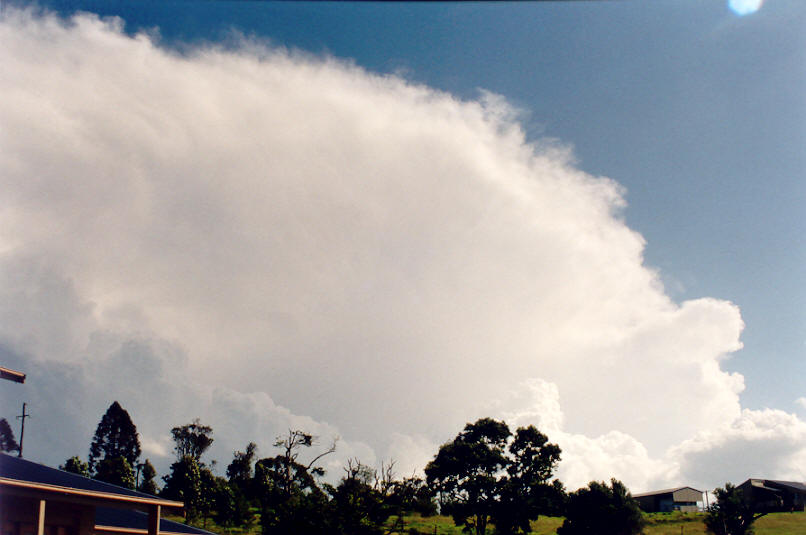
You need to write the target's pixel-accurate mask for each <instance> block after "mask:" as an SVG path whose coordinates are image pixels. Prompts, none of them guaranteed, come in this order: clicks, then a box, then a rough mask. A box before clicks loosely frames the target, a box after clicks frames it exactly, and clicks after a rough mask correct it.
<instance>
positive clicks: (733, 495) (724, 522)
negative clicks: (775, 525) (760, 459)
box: [704, 483, 767, 535]
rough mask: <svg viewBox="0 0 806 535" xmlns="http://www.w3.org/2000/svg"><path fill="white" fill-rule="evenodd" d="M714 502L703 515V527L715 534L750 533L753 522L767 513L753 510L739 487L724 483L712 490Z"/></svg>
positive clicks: (747, 534) (742, 534)
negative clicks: (721, 486) (722, 485)
mask: <svg viewBox="0 0 806 535" xmlns="http://www.w3.org/2000/svg"><path fill="white" fill-rule="evenodd" d="M714 496H715V497H716V502H715V503H713V504H712V505H711V507H709V508H708V513H707V514H706V515H705V520H704V522H705V527H706V529H707V530H708V531H709V532H710V533H714V534H715V535H750V534H752V533H753V523H754V522H755V521H756V520H757V519H758V518H761V517H762V516H764V515H765V514H767V513H766V512H764V511H754V510H753V507H752V505H751V504H750V502H749V501H747V500H745V498H744V493H743V492H742V489H740V488H739V487H735V486H733V485H731V484H730V483H725V488H724V489H723V488H718V489H716V490H715V491H714Z"/></svg>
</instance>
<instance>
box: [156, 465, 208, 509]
mask: <svg viewBox="0 0 806 535" xmlns="http://www.w3.org/2000/svg"><path fill="white" fill-rule="evenodd" d="M205 472H207V473H209V470H208V469H206V468H203V467H202V466H201V463H199V461H198V460H197V459H196V458H195V457H192V456H190V455H186V456H184V457H182V458H181V459H180V460H178V461H176V462H175V463H173V464H172V465H171V470H170V473H169V474H168V475H167V476H165V477H163V480H164V481H165V486H164V487H163V489H162V493H161V496H163V497H165V498H168V499H169V500H177V501H181V502H184V504H185V517H186V519H187V520H188V521H192V520H195V519H196V518H199V517H202V516H203V515H205V514H207V513H208V512H209V510H210V503H211V501H212V496H210V494H211V493H212V492H211V491H212V489H211V488H210V482H209V477H208V476H207V475H206V474H205Z"/></svg>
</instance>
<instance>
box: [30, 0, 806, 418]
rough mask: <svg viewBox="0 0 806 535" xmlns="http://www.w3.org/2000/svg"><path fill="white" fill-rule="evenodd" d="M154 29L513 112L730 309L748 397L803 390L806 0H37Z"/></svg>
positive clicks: (780, 398)
mask: <svg viewBox="0 0 806 535" xmlns="http://www.w3.org/2000/svg"><path fill="white" fill-rule="evenodd" d="M41 5H44V6H48V7H49V8H53V9H57V10H58V11H59V12H60V13H62V14H65V15H68V14H72V13H74V12H76V11H79V10H80V11H89V12H92V13H97V14H99V15H102V16H118V17H121V18H122V19H123V20H124V21H125V24H126V30H127V31H129V32H137V31H140V30H143V29H146V30H151V29H154V28H157V29H158V31H159V35H160V36H161V41H162V43H163V44H164V45H166V46H176V47H179V48H182V47H183V46H187V45H188V44H193V43H196V44H198V43H200V42H201V43H210V42H212V43H216V42H223V43H227V42H231V41H232V38H233V32H239V33H242V34H245V35H246V36H249V37H254V38H255V39H258V40H266V41H268V43H270V44H271V45H275V46H282V47H287V48H289V49H299V50H302V51H306V52H310V53H313V54H327V55H332V56H335V57H337V58H343V59H349V60H352V61H355V63H356V64H357V65H359V66H361V67H363V68H366V69H368V70H370V71H373V72H378V73H397V74H401V75H402V76H404V77H405V78H407V79H409V80H412V81H414V82H419V83H424V84H427V85H429V86H431V87H434V88H437V89H441V90H444V91H448V92H450V93H452V94H455V95H458V96H460V97H463V98H475V97H476V96H478V91H479V90H480V89H484V90H488V91H492V92H495V93H498V94H500V95H503V96H504V97H506V98H507V99H508V100H509V101H510V102H511V103H512V104H513V105H515V106H516V107H518V108H520V109H521V110H523V111H524V117H523V119H522V121H523V124H524V127H525V128H526V129H527V132H528V134H529V136H530V137H533V138H538V137H546V136H547V137H551V138H556V139H557V140H559V141H560V142H561V143H565V144H570V145H571V146H572V147H573V149H574V154H575V155H576V158H577V159H578V162H579V167H580V168H581V169H583V170H585V171H586V172H588V173H591V174H594V175H603V176H607V177H610V178H613V179H614V180H616V181H618V182H619V183H621V184H622V185H624V186H625V187H626V188H627V195H626V197H627V201H628V203H629V207H628V208H627V210H626V211H625V213H624V216H625V218H626V221H627V222H628V224H629V225H630V226H631V227H632V228H634V229H636V230H638V231H639V232H640V233H641V234H643V236H644V237H645V238H646V240H647V247H646V261H647V263H648V264H649V265H651V266H656V267H657V268H659V269H660V270H661V274H662V277H663V280H664V282H665V284H666V286H667V291H668V292H669V293H670V294H671V295H672V296H673V297H674V298H675V299H678V300H682V299H688V298H696V297H702V296H713V297H718V298H722V299H728V300H731V301H733V302H735V303H736V304H738V305H739V306H740V307H741V310H742V317H743V318H744V320H745V323H746V327H745V330H744V333H743V335H742V340H743V342H744V349H743V350H741V351H739V352H738V353H736V355H735V356H734V357H733V358H732V359H731V360H730V361H729V362H728V363H726V367H727V368H728V369H731V370H735V371H739V372H741V373H742V374H744V375H746V376H747V377H748V379H750V380H748V381H747V389H746V391H745V393H744V394H743V401H744V402H745V403H746V404H747V405H748V406H751V407H755V408H761V407H765V406H775V407H786V408H788V409H792V408H793V400H794V399H796V398H797V397H800V396H801V395H804V394H806V385H804V383H803V380H802V377H803V374H804V372H806V359H804V358H803V357H804V352H805V351H806V334H804V330H805V329H806V290H805V289H804V288H806V281H804V269H803V266H804V265H806V243H805V240H806V238H804V236H806V218H804V217H803V211H804V206H806V180H804V179H805V178H806V150H804V147H806V97H804V87H806V69H805V68H804V65H805V64H806V35H804V33H803V31H802V29H803V27H804V24H806V8H805V7H804V6H803V5H802V3H800V2H797V1H785V0H770V1H768V2H767V3H765V4H764V5H763V6H762V7H761V9H760V10H759V11H757V12H755V13H753V14H750V15H746V16H743V17H742V16H738V15H737V14H735V13H734V12H732V11H731V10H730V9H729V7H728V5H727V3H723V2H720V1H712V2H693V1H690V2H681V1H677V0H675V1H658V2H651V3H642V2H630V1H625V2H546V3H541V2H535V3H509V4H503V5H498V4H494V3H468V4H452V3H437V4H420V3H389V4H384V3H356V4H350V3H345V4H342V3H316V2H313V3H308V2H302V3H297V2H277V3H272V2H186V1H181V2H171V1H168V2H152V1H146V2H120V1H111V2H107V1H104V2H69V1H61V2H43V3H42V4H41Z"/></svg>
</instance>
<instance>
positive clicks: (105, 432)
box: [88, 401, 140, 473]
mask: <svg viewBox="0 0 806 535" xmlns="http://www.w3.org/2000/svg"><path fill="white" fill-rule="evenodd" d="M116 457H122V458H124V459H126V462H127V463H128V465H129V468H130V469H131V467H133V466H136V465H137V460H138V459H139V458H140V437H139V436H138V434H137V427H135V425H134V423H133V422H132V419H131V417H130V416H129V413H128V412H126V410H125V409H124V408H123V407H121V406H120V403H118V402H117V401H115V402H114V403H112V404H111V405H110V406H109V408H108V409H107V410H106V413H105V414H104V415H103V417H102V418H101V421H100V422H99V423H98V427H97V428H96V430H95V436H93V438H92V443H91V444H90V455H89V458H88V460H89V467H90V472H93V473H94V472H96V471H97V469H98V463H99V461H101V460H103V459H114V458H116Z"/></svg>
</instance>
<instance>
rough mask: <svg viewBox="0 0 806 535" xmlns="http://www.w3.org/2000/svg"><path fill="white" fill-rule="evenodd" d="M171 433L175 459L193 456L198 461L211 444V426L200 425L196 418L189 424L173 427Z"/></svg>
mask: <svg viewBox="0 0 806 535" xmlns="http://www.w3.org/2000/svg"><path fill="white" fill-rule="evenodd" d="M171 435H172V436H173V439H174V444H175V445H174V452H175V453H176V459H177V460H181V459H183V458H184V457H193V458H194V459H196V460H197V461H200V460H201V456H202V455H203V454H204V452H205V451H207V449H208V448H209V447H210V446H211V445H212V444H213V436H212V435H213V428H212V427H210V426H207V425H202V423H201V422H200V421H199V419H198V418H196V419H195V420H193V421H192V422H191V423H189V424H186V425H182V426H178V427H174V428H173V429H171Z"/></svg>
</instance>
